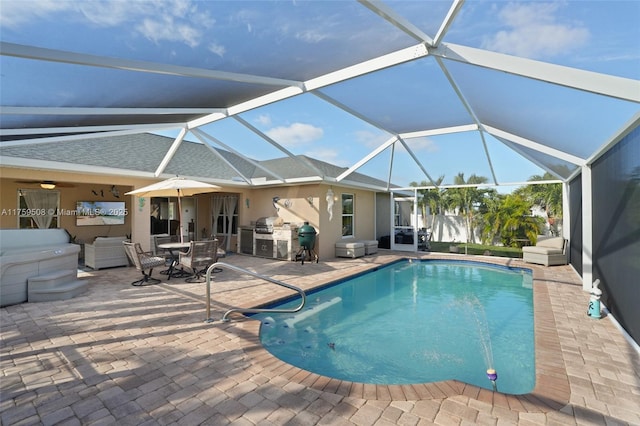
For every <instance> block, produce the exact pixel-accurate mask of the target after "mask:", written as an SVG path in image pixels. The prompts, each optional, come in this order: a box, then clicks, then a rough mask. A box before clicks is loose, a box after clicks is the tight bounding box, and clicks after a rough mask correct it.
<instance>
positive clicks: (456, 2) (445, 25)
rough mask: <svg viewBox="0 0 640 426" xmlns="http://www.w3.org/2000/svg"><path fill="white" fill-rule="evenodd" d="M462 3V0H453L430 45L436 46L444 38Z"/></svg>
mask: <svg viewBox="0 0 640 426" xmlns="http://www.w3.org/2000/svg"><path fill="white" fill-rule="evenodd" d="M463 4H464V0H453V3H452V4H451V7H450V8H449V12H447V16H446V17H445V18H444V21H442V24H441V25H440V29H438V32H437V33H436V36H435V37H434V38H433V44H432V46H438V45H439V44H440V43H441V42H442V39H443V38H444V36H445V34H446V33H447V31H449V27H450V26H451V24H453V21H454V19H455V17H456V16H457V15H458V12H460V9H461V8H462V5H463Z"/></svg>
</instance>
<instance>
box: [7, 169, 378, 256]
mask: <svg viewBox="0 0 640 426" xmlns="http://www.w3.org/2000/svg"><path fill="white" fill-rule="evenodd" d="M0 176H2V178H0V191H1V194H2V197H1V198H0V208H1V209H5V211H9V210H15V209H17V207H18V206H17V200H18V196H17V193H18V189H20V188H24V189H27V188H31V189H38V188H39V185H38V183H37V182H35V183H29V184H20V183H16V182H15V181H16V180H33V181H41V180H53V181H58V182H65V183H71V185H72V187H58V188H56V189H55V191H60V207H61V209H67V210H70V211H75V208H76V202H77V201H124V202H125V205H126V208H127V211H128V214H127V216H126V218H125V224H124V225H113V226H83V227H77V226H76V222H75V216H62V217H61V218H60V227H61V228H64V229H66V230H67V231H69V233H70V234H71V235H73V236H75V237H76V238H77V241H78V242H79V243H84V242H91V241H93V239H95V237H98V236H122V235H130V236H131V239H132V240H133V241H135V242H139V243H140V244H141V245H142V248H143V249H144V250H151V232H150V226H149V218H150V214H151V210H150V205H151V200H150V198H149V197H134V196H128V195H124V193H125V192H127V191H130V190H133V189H135V188H140V187H142V186H145V185H148V184H151V183H153V182H155V181H156V180H150V179H140V178H135V177H122V176H101V175H91V174H81V173H64V172H49V171H46V172H45V171H37V172H36V171H33V170H24V169H16V168H7V167H2V168H0ZM106 182H109V183H106ZM112 185H116V188H117V189H118V191H119V198H115V196H114V195H113V194H112V193H111V186H112ZM329 188H331V189H332V191H333V193H334V206H333V218H332V219H331V220H329V213H328V211H327V206H328V201H327V190H328V189H329ZM92 191H96V193H97V194H98V195H97V196H96V195H94V194H93V192H92ZM221 192H227V193H233V194H238V224H239V225H240V226H252V225H253V223H254V222H255V221H256V220H257V219H258V218H260V217H264V216H278V217H281V218H282V219H283V220H284V221H285V222H289V223H292V224H296V225H302V224H303V223H304V222H309V224H310V225H311V226H313V227H314V228H316V231H317V232H318V235H317V237H316V247H315V250H316V252H317V253H318V255H319V256H320V259H323V258H325V259H326V258H332V257H334V256H335V249H334V247H335V246H334V245H335V243H336V242H337V241H341V240H342V239H343V237H342V216H341V214H342V211H341V207H342V206H341V195H342V194H343V193H347V194H353V195H354V202H355V209H354V221H355V235H354V237H355V238H356V239H360V240H371V239H376V216H377V215H376V204H375V199H376V195H375V193H374V192H373V191H368V190H362V189H353V188H347V187H341V186H335V185H333V186H329V185H326V184H306V185H296V186H279V187H269V188H223V189H222V190H221ZM213 195H214V194H199V195H196V196H194V197H193V198H194V199H195V204H194V205H195V206H196V210H197V212H195V213H194V212H189V213H190V214H192V216H193V217H195V218H196V220H195V222H196V232H195V233H196V236H195V237H196V238H202V234H203V231H204V233H205V235H210V233H211V197H212V196H213ZM274 197H278V198H279V200H278V201H277V208H278V210H276V207H275V206H274V204H273V199H274ZM190 217H191V216H190ZM0 227H2V228H17V227H18V219H17V217H16V216H11V215H8V214H5V215H2V216H0ZM187 227H188V224H187V223H184V228H185V232H187ZM386 232H387V233H388V232H389V231H388V230H387V231H386ZM230 249H231V250H232V251H236V252H237V237H236V236H233V237H232V239H231V244H230Z"/></svg>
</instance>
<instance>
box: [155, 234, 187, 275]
mask: <svg viewBox="0 0 640 426" xmlns="http://www.w3.org/2000/svg"><path fill="white" fill-rule="evenodd" d="M190 246H191V243H190V242H188V241H186V242H182V243H181V242H173V243H162V244H158V248H161V249H164V250H167V251H169V254H170V255H171V263H170V264H169V270H168V271H167V280H170V279H171V277H174V278H184V277H188V276H191V274H189V273H188V272H185V271H184V270H183V269H180V270H176V265H177V264H178V259H179V257H180V252H185V251H187V250H188V249H189V247H190Z"/></svg>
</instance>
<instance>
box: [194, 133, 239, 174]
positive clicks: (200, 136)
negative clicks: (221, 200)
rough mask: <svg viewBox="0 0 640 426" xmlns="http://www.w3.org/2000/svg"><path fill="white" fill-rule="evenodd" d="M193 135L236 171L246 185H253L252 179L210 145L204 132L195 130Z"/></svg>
mask: <svg viewBox="0 0 640 426" xmlns="http://www.w3.org/2000/svg"><path fill="white" fill-rule="evenodd" d="M191 133H193V135H194V136H195V137H196V138H198V140H199V141H200V142H202V144H203V145H204V146H206V147H207V148H208V149H209V151H211V153H212V154H213V155H215V156H216V157H217V158H218V159H219V160H221V161H222V162H223V163H225V164H226V165H227V166H229V167H230V168H231V169H233V171H234V172H236V173H237V175H238V176H239V177H240V178H241V179H242V180H243V181H245V182H246V183H248V184H251V179H249V178H248V177H247V176H245V175H244V174H242V172H241V171H240V170H238V168H237V167H236V166H234V165H233V164H231V162H230V161H229V160H227V159H226V158H225V156H224V155H222V154H220V153H219V152H218V150H217V149H215V148H214V147H212V146H211V145H210V144H209V143H208V142H207V141H206V140H205V137H204V135H203V132H200V131H198V130H197V129H195V130H194V131H192V132H191ZM206 136H209V135H206Z"/></svg>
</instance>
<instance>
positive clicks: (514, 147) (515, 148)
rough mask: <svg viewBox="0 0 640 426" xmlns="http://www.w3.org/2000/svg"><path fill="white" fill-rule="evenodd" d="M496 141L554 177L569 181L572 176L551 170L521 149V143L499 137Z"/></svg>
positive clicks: (578, 168)
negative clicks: (565, 175)
mask: <svg viewBox="0 0 640 426" xmlns="http://www.w3.org/2000/svg"><path fill="white" fill-rule="evenodd" d="M498 141H500V143H502V144H503V145H505V146H507V147H509V148H510V149H512V150H513V151H515V152H516V153H518V154H519V155H520V156H522V157H523V158H525V159H527V160H529V161H531V162H532V163H533V164H535V165H536V166H538V167H540V168H541V169H542V170H544V171H546V172H548V173H551V174H552V175H554V176H555V177H557V178H558V179H560V180H561V181H565V180H566V181H570V180H571V179H572V178H564V177H562V176H560V175H559V174H558V173H556V172H555V171H553V170H551V169H550V168H549V167H548V166H547V165H545V164H544V163H542V162H541V161H539V160H538V159H537V158H534V157H532V156H531V155H529V153H528V152H525V151H524V150H523V149H522V145H518V144H516V143H513V142H511V141H505V140H500V139H498ZM576 170H580V167H576Z"/></svg>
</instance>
